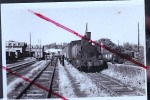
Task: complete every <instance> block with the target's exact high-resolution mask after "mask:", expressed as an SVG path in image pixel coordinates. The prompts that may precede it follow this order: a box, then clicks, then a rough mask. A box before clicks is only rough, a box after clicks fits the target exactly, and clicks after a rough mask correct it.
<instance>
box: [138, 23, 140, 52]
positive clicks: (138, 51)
mask: <svg viewBox="0 0 150 100" xmlns="http://www.w3.org/2000/svg"><path fill="white" fill-rule="evenodd" d="M139 48H140V30H139V22H138V52H139V51H140V50H139Z"/></svg>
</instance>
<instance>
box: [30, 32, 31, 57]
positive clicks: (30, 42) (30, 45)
mask: <svg viewBox="0 0 150 100" xmlns="http://www.w3.org/2000/svg"><path fill="white" fill-rule="evenodd" d="M30 58H31V32H30Z"/></svg>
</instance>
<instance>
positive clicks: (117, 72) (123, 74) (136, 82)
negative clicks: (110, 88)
mask: <svg viewBox="0 0 150 100" xmlns="http://www.w3.org/2000/svg"><path fill="white" fill-rule="evenodd" d="M101 73H103V74H106V75H108V76H111V77H113V78H116V79H118V80H120V81H121V82H123V83H125V84H127V85H130V86H132V87H136V88H139V89H145V83H146V80H145V74H146V70H145V69H144V68H141V67H139V66H133V65H125V64H112V63H108V69H107V70H103V71H102V72H101Z"/></svg>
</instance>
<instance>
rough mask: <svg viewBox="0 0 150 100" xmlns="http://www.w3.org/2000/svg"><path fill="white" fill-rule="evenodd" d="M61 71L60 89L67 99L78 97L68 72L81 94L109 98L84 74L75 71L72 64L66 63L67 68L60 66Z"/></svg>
mask: <svg viewBox="0 0 150 100" xmlns="http://www.w3.org/2000/svg"><path fill="white" fill-rule="evenodd" d="M58 67H59V68H58V69H59V89H60V93H61V94H62V95H63V96H65V97H76V96H77V95H75V94H76V93H75V91H74V90H75V89H74V88H76V87H73V85H72V83H71V82H70V80H69V79H68V75H67V74H66V70H67V71H68V72H69V74H70V76H71V77H72V78H73V79H74V80H75V83H76V84H78V88H79V91H80V92H83V93H84V94H86V97H103V96H108V94H107V93H105V91H104V90H101V89H100V87H97V86H96V84H95V83H93V81H92V80H91V79H90V78H89V77H88V76H87V75H86V74H84V73H83V72H80V71H78V70H77V69H75V68H74V67H73V66H72V65H71V64H68V63H67V62H66V61H65V67H64V66H62V65H60V64H58ZM65 69H66V70H65ZM77 97H78V96H77Z"/></svg>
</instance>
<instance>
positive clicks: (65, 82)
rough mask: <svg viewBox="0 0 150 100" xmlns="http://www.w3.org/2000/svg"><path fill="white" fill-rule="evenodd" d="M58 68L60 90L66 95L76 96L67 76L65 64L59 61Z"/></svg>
mask: <svg viewBox="0 0 150 100" xmlns="http://www.w3.org/2000/svg"><path fill="white" fill-rule="evenodd" d="M58 70H59V75H58V78H59V91H60V94H62V95H63V96H64V97H76V95H75V94H74V92H73V87H72V86H71V82H70V80H69V79H68V77H67V76H66V75H67V74H66V71H65V69H64V66H62V65H61V64H60V63H59V61H58Z"/></svg>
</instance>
